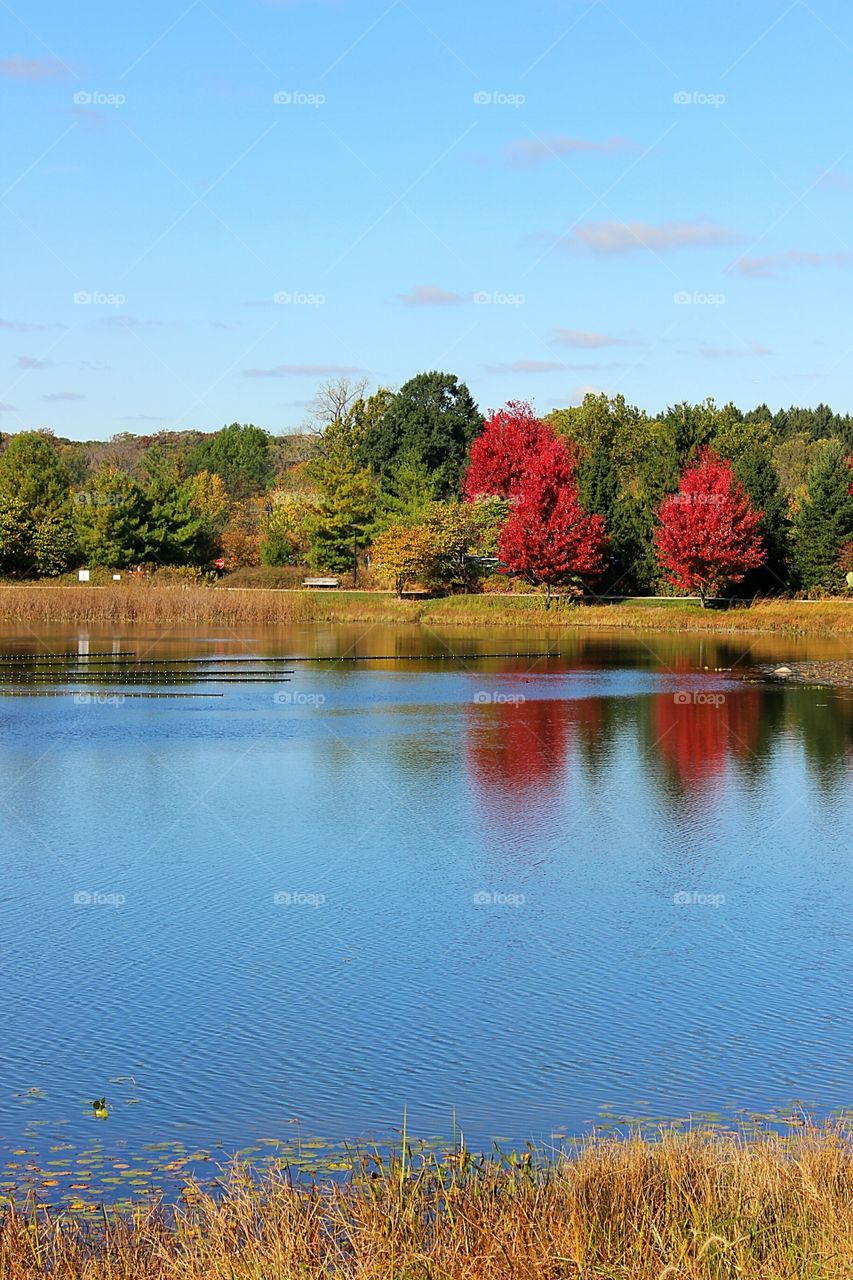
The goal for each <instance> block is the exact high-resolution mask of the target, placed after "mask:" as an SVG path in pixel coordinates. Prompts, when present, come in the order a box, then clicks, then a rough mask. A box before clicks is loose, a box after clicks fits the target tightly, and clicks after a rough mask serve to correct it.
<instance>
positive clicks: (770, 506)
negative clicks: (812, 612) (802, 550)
mask: <svg viewBox="0 0 853 1280" xmlns="http://www.w3.org/2000/svg"><path fill="white" fill-rule="evenodd" d="M714 447H715V449H716V450H717V453H718V454H719V455H720V457H722V458H727V459H728V460H729V461H730V462H731V464H732V471H733V472H734V476H735V479H736V480H739V481H740V483H741V484H742V485H743V487H744V489H745V490H746V492H747V494H748V495H749V499H750V501H751V503H752V506H753V508H754V509H755V510H756V511H760V512H761V520H760V521H759V525H758V531H759V533H760V534H761V540H762V544H763V546H764V550H765V552H766V560H765V563H764V564H763V565H762V566H761V568H759V569H752V570H750V571H749V573H747V574H746V575H745V577H744V580H743V586H742V587H741V591H742V592H743V593H744V594H745V595H751V594H753V593H754V592H756V591H767V590H770V591H773V590H778V589H779V588H780V587H785V586H786V585H787V582H788V577H789V571H788V557H789V554H790V523H789V521H788V513H787V505H788V504H787V501H786V499H785V495H784V494H783V493H782V490H781V487H780V484H779V475H778V472H777V470H776V466H775V463H774V460H773V431H772V428H771V426H770V423H769V422H768V421H767V420H766V419H765V420H758V421H753V422H751V423H747V422H745V421H738V422H735V421H733V422H730V423H729V424H728V425H727V426H725V427H724V428H723V429H722V430H721V431H719V432H718V433H717V435H716V437H715V440H714Z"/></svg>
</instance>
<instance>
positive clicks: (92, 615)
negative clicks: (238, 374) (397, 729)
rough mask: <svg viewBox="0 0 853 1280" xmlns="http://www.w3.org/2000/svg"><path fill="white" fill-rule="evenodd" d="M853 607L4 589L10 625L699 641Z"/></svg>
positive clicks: (801, 630)
mask: <svg viewBox="0 0 853 1280" xmlns="http://www.w3.org/2000/svg"><path fill="white" fill-rule="evenodd" d="M851 603H853V601H844V600H841V601H839V600H825V601H824V600H813V601H805V600H766V601H760V602H757V603H755V604H751V605H737V606H735V607H732V608H729V609H714V608H708V609H703V608H701V607H700V606H699V605H697V604H695V603H693V602H689V601H681V600H678V599H677V598H673V599H672V600H671V601H670V600H659V599H656V600H648V601H643V600H641V599H633V600H628V601H624V602H613V603H608V604H568V603H558V604H555V605H553V606H552V607H551V609H546V608H545V607H544V603H542V598H541V597H537V596H531V595H518V596H512V595H506V596H504V595H502V596H491V595H468V596H462V595H459V596H443V597H424V598H421V599H403V600H398V599H397V598H396V597H395V596H393V595H386V594H384V593H379V592H367V591H346V590H344V591H334V592H332V591H329V592H317V591H310V590H281V589H278V590H277V589H266V588H252V587H239V588H235V587H220V586H210V587H204V586H183V585H181V586H176V585H169V586H156V585H153V584H146V583H140V584H133V585H129V586H124V585H123V586H120V587H119V586H115V587H113V586H111V585H108V586H97V585H95V584H88V585H70V586H69V585H48V584H27V585H18V584H13V585H3V586H0V621H4V622H21V623H25V624H34V625H38V624H44V623H67V622H76V623H99V622H101V623H116V624H132V623H154V624H161V625H163V626H176V625H180V624H223V625H231V626H239V625H247V626H253V625H267V626H276V625H278V626H287V625H291V624H299V623H302V624H311V623H348V622H350V623H367V622H371V623H391V624H393V623H408V624H417V625H425V626H444V627H454V626H460V627H462V626H478V625H480V626H483V625H485V626H501V627H538V628H541V629H544V630H555V631H556V630H565V629H587V628H588V629H596V630H597V629H601V630H605V629H606V630H629V631H669V632H683V633H692V634H696V635H710V634H715V635H736V634H756V635H760V634H777V635H790V636H820V637H832V636H845V635H853V609H851V608H850V607H849V606H850V604H851Z"/></svg>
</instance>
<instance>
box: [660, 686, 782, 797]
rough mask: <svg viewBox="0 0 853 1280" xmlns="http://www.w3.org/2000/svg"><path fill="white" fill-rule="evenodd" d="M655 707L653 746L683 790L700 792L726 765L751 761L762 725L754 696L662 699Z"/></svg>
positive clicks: (668, 696)
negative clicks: (654, 738) (671, 769)
mask: <svg viewBox="0 0 853 1280" xmlns="http://www.w3.org/2000/svg"><path fill="white" fill-rule="evenodd" d="M654 703H655V735H656V739H657V741H656V744H655V745H656V747H657V749H658V751H659V752H660V754H661V756H662V758H663V759H664V760H667V761H668V762H669V763H670V764H671V765H672V766H673V768H674V771H675V774H676V776H677V778H678V781H679V782H680V783H681V784H682V785H683V786H684V787H686V788H688V789H693V788H698V787H702V786H704V785H705V784H706V783H709V782H711V781H712V780H713V779H714V778H716V777H719V776H720V775H721V774H723V773H724V772H725V769H726V765H727V763H728V762H729V760H730V759H732V758H735V759H737V758H741V759H746V758H748V757H750V756H752V755H753V752H754V747H755V743H756V740H757V738H758V733H759V728H760V723H761V699H760V695H759V693H758V691H757V690H749V691H748V692H744V693H740V692H739V693H736V694H726V695H721V694H715V693H710V694H706V693H703V692H701V691H693V692H689V693H680V694H672V693H661V694H658V695H657V697H656V698H655V700H654Z"/></svg>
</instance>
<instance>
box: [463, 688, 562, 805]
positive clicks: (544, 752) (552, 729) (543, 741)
mask: <svg viewBox="0 0 853 1280" xmlns="http://www.w3.org/2000/svg"><path fill="white" fill-rule="evenodd" d="M571 710H572V704H571V703H569V702H561V701H552V700H551V699H547V700H546V699H542V698H532V699H530V700H529V701H527V702H524V701H519V702H505V703H501V702H497V703H496V704H495V705H494V706H490V707H487V708H483V707H479V706H478V707H477V708H476V709H475V711H474V712H473V713H472V716H471V722H470V723H469V726H468V735H467V758H468V764H469V766H470V774H471V777H472V780H474V781H475V782H477V783H478V784H480V786H481V787H482V788H483V789H484V790H485V791H490V792H494V794H495V795H496V796H498V797H502V796H508V797H511V796H513V795H514V794H518V793H519V792H524V791H527V790H529V789H530V788H532V787H537V786H543V785H545V784H549V783H556V782H558V781H559V779H560V775H561V773H562V771H563V768H564V766H565V763H566V756H567V753H568V747H569V730H570V715H571Z"/></svg>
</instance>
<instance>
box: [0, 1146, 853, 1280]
mask: <svg viewBox="0 0 853 1280" xmlns="http://www.w3.org/2000/svg"><path fill="white" fill-rule="evenodd" d="M46 1275H49V1276H51V1277H52V1278H53V1280H71V1278H72V1277H75V1278H77V1277H86V1278H87V1280H179V1278H180V1280H213V1278H214V1277H222V1278H223V1280H224V1278H225V1277H227V1278H228V1280H274V1278H275V1280H278V1278H282V1280H284V1278H285V1277H286V1278H287V1280H296V1278H297V1277H298V1278H299V1280H314V1278H316V1280H320V1278H321V1277H322V1278H323V1280H329V1278H330V1277H336V1278H339V1280H343V1278H344V1277H346V1278H347V1280H393V1278H397V1280H427V1278H430V1280H431V1278H433V1277H435V1280H509V1278H513V1280H515V1278H517V1280H557V1278H558V1277H560V1278H565V1280H605V1278H606V1280H665V1278H666V1280H807V1278H808V1280H843V1278H844V1277H851V1276H853V1152H851V1147H850V1145H849V1142H848V1141H847V1140H846V1138H845V1135H843V1134H842V1133H841V1131H839V1130H831V1129H824V1130H819V1131H812V1130H806V1131H804V1132H802V1133H800V1134H799V1135H798V1136H796V1137H795V1138H791V1139H784V1140H783V1139H782V1138H779V1137H775V1136H772V1135H766V1136H763V1137H757V1138H753V1139H750V1140H746V1139H740V1138H737V1137H733V1136H729V1137H724V1136H719V1135H717V1136H712V1135H708V1134H705V1135H701V1134H691V1135H686V1136H683V1135H682V1136H678V1135H674V1134H665V1135H663V1136H662V1137H661V1138H660V1140H658V1141H655V1142H649V1141H645V1140H642V1139H640V1138H636V1139H628V1140H623V1141H619V1140H615V1139H613V1140H601V1141H596V1142H593V1143H590V1144H588V1145H587V1146H586V1147H584V1148H583V1149H582V1150H580V1151H579V1152H578V1154H577V1155H575V1156H573V1157H571V1158H562V1159H561V1160H558V1161H555V1162H553V1163H551V1164H550V1165H548V1166H546V1167H544V1168H543V1167H541V1166H540V1167H538V1168H537V1167H535V1165H534V1164H527V1163H525V1160H524V1158H522V1159H520V1160H519V1159H517V1158H516V1157H513V1159H512V1161H505V1160H500V1159H497V1158H493V1159H490V1160H485V1161H484V1160H475V1159H472V1158H471V1157H469V1156H468V1155H467V1154H465V1153H459V1154H457V1155H456V1156H451V1157H439V1156H435V1155H432V1156H426V1157H424V1158H423V1160H421V1161H415V1162H414V1163H412V1162H411V1160H410V1161H409V1162H406V1163H401V1162H400V1160H399V1159H395V1160H392V1161H390V1162H388V1163H386V1164H384V1165H378V1167H377V1164H376V1163H375V1162H373V1161H371V1160H369V1159H364V1160H362V1161H360V1162H357V1163H356V1165H355V1170H354V1173H353V1175H352V1177H351V1178H349V1179H348V1180H347V1181H346V1182H343V1183H340V1184H334V1183H323V1184H319V1185H317V1186H311V1185H303V1186H299V1185H292V1184H291V1183H290V1181H289V1180H288V1178H287V1176H286V1173H281V1172H280V1173H274V1174H270V1175H266V1176H265V1177H264V1179H263V1180H261V1181H252V1180H251V1179H250V1178H248V1177H247V1176H246V1175H245V1173H242V1172H241V1171H240V1170H234V1171H232V1172H231V1173H230V1174H229V1175H228V1176H227V1177H226V1178H225V1179H224V1182H223V1186H222V1188H221V1190H220V1191H219V1192H217V1193H215V1194H208V1193H205V1192H202V1191H201V1190H199V1189H198V1188H195V1187H193V1186H190V1187H188V1188H187V1190H186V1191H185V1192H184V1198H183V1203H182V1204H181V1206H180V1208H178V1209H177V1210H176V1211H174V1212H168V1211H166V1210H165V1209H158V1208H144V1207H140V1208H138V1209H137V1211H136V1212H135V1213H134V1214H132V1215H130V1216H126V1217H124V1218H122V1217H119V1216H115V1215H112V1214H109V1213H105V1214H104V1216H103V1219H102V1221H101V1222H100V1223H96V1224H90V1223H82V1222H80V1221H79V1220H76V1219H75V1217H74V1215H73V1213H64V1214H56V1215H50V1214H48V1213H46V1212H43V1213H41V1214H33V1213H29V1212H27V1210H26V1208H23V1209H15V1208H9V1209H8V1210H7V1212H6V1214H5V1217H4V1220H3V1222H2V1224H1V1225H0V1277H2V1280H33V1278H34V1277H36V1276H46Z"/></svg>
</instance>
